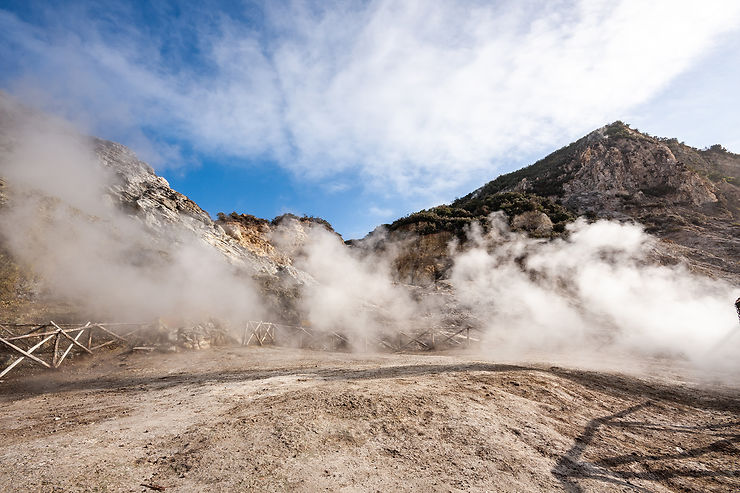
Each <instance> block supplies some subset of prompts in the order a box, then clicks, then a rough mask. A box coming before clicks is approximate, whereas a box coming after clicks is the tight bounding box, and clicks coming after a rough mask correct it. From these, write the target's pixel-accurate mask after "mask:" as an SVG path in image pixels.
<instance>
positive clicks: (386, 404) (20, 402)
mask: <svg viewBox="0 0 740 493" xmlns="http://www.w3.org/2000/svg"><path fill="white" fill-rule="evenodd" d="M476 358H480V357H479V356H478V357H476V356H474V355H466V354H437V355H409V354H403V355H373V356H367V355H349V354H339V353H318V352H311V351H296V350H287V349H285V350H284V349H265V348H263V349H253V348H219V349H211V350H207V351H198V352H189V353H171V354H147V355H142V354H130V353H128V354H127V353H110V354H108V355H103V356H98V357H95V358H88V359H84V358H82V359H78V360H77V361H75V362H74V363H73V364H70V365H69V366H67V367H65V368H64V369H63V370H61V371H58V372H53V373H52V372H42V373H36V374H26V375H23V374H16V375H15V376H11V378H8V379H7V380H6V381H4V382H2V383H0V405H1V406H2V413H0V491H3V492H5V491H7V492H10V491H13V492H14V491H50V492H51V491H64V492H68V491H72V492H73V491H122V492H124V491H125V492H140V491H152V489H151V488H150V487H154V488H157V487H159V488H166V491H177V492H180V491H182V492H190V491H246V490H250V491H281V490H293V491H320V490H325V491H412V490H413V491H418V490H422V491H522V492H523V491H557V490H566V491H723V492H724V491H739V490H740V390H738V389H737V388H736V387H732V386H726V385H718V384H708V383H706V382H704V383H697V382H691V381H686V380H685V379H679V378H677V377H676V376H675V374H674V373H671V372H670V371H664V372H658V373H655V372H653V374H652V375H651V376H649V377H647V376H626V375H623V374H617V373H610V372H607V371H598V372H596V371H587V370H582V369H581V370H577V369H565V368H561V367H553V366H543V365H523V364H520V365H513V364H496V363H491V362H485V361H480V360H476ZM142 484H145V485H148V486H142Z"/></svg>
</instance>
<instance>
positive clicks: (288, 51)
mask: <svg viewBox="0 0 740 493" xmlns="http://www.w3.org/2000/svg"><path fill="white" fill-rule="evenodd" d="M270 5H271V7H269V8H266V13H265V17H264V18H265V20H266V21H265V22H266V28H265V29H264V30H263V31H261V32H255V31H254V29H252V28H249V27H247V26H245V25H240V24H238V23H237V22H235V21H233V20H229V19H228V18H226V17H222V18H220V20H218V21H217V22H209V23H208V24H207V25H202V26H198V30H197V31H196V33H197V39H198V46H199V49H201V50H202V51H203V53H204V54H205V59H206V60H207V61H208V66H207V67H199V66H195V67H192V66H191V67H182V66H178V67H173V66H169V65H168V64H167V59H166V57H163V56H162V55H161V52H160V48H161V42H162V40H161V39H153V38H151V37H148V36H147V35H145V34H144V33H143V31H141V32H139V31H135V30H133V28H130V29H129V30H127V31H124V34H116V35H112V34H110V33H106V32H102V28H101V25H100V24H97V23H96V22H95V21H94V19H86V20H83V21H78V25H76V26H70V29H69V31H68V32H63V33H62V34H57V35H52V36H49V35H48V34H47V33H45V32H43V31H42V30H40V29H35V28H32V27H31V26H28V25H25V24H23V23H22V22H21V21H19V20H18V19H16V18H14V17H13V16H11V15H7V14H6V15H3V16H2V17H0V26H2V27H4V28H5V29H6V32H9V33H11V34H9V35H7V36H12V37H13V40H14V42H15V43H17V44H18V45H20V46H21V49H22V50H23V51H25V52H27V53H30V56H31V57H33V58H32V59H33V60H34V62H33V63H32V64H31V65H29V66H28V67H27V70H26V76H25V78H24V79H23V82H22V84H17V85H16V86H15V90H14V92H16V93H17V92H18V91H19V88H24V89H25V90H27V88H28V87H30V86H31V84H30V83H29V81H30V80H33V81H34V84H36V85H39V86H41V87H42V88H43V89H44V90H46V91H50V92H51V94H52V96H53V97H54V98H55V101H57V102H58V101H66V102H68V103H67V104H69V108H68V111H67V114H68V115H69V113H73V115H74V113H75V112H79V111H80V110H79V108H85V109H86V112H85V114H86V116H87V118H89V119H90V122H89V126H90V127H92V129H93V130H95V129H98V128H100V127H106V128H114V129H117V131H118V133H126V134H130V135H132V136H139V137H140V136H141V135H142V131H141V128H142V127H145V126H146V127H153V128H155V129H157V131H158V132H159V133H160V134H162V135H164V136H176V137H178V138H181V139H183V140H185V141H188V142H190V143H191V144H192V145H193V146H194V147H195V148H196V149H197V150H201V151H205V152H217V153H226V154H230V155H233V156H237V157H244V158H249V159H253V158H264V157H266V158H268V159H272V160H275V161H276V162H278V163H279V164H280V165H281V166H283V167H285V168H288V169H291V170H293V171H295V172H296V173H298V174H300V175H302V176H305V177H308V178H313V179H327V178H331V177H334V176H336V175H337V174H339V173H344V172H347V171H348V170H354V171H356V172H358V173H359V174H360V175H361V177H362V178H363V180H364V181H365V183H367V186H368V187H371V188H372V187H374V188H376V189H378V188H381V187H383V188H386V189H387V188H389V187H390V188H392V189H394V190H397V191H402V192H404V193H409V194H414V193H416V194H424V193H428V194H439V193H445V192H449V191H451V190H454V189H455V186H456V185H459V184H460V183H463V182H465V181H466V180H469V179H470V177H471V176H473V175H474V174H475V173H480V172H481V171H482V170H487V172H486V174H487V175H490V174H491V172H492V169H493V168H494V167H495V166H496V165H497V164H498V163H499V162H500V161H501V160H504V159H506V158H511V157H515V156H517V155H521V154H525V153H531V152H532V151H537V150H540V149H544V148H547V147H548V146H552V145H553V144H554V143H556V142H560V141H562V139H563V138H571V137H575V136H578V135H579V134H581V133H582V132H584V131H585V130H588V129H590V128H594V127H597V126H600V125H602V124H604V123H606V122H608V121H610V120H614V119H617V118H620V117H622V116H623V115H624V114H625V112H626V111H628V110H630V109H631V108H634V107H636V106H637V105H639V104H640V103H643V102H645V101H647V100H648V99H650V98H651V97H653V96H655V95H656V94H657V93H659V92H660V91H661V90H662V89H663V88H665V87H666V85H667V84H669V83H670V81H671V80H672V79H673V78H674V77H676V76H677V75H678V74H680V73H681V72H683V71H685V70H687V69H688V68H690V67H691V66H692V64H693V63H694V62H695V61H696V60H697V59H698V57H700V56H701V55H702V54H704V53H706V52H707V51H708V50H710V49H711V48H712V46H713V43H714V42H715V41H716V39H717V38H718V36H720V35H722V34H726V33H727V32H729V31H732V30H734V29H737V28H738V25H739V24H740V3H738V2H735V1H708V2H702V3H701V4H699V3H696V2H693V1H685V2H683V1H682V2H679V1H675V0H663V1H654V2H643V1H638V0H623V1H619V2H616V1H604V2H598V1H573V2H570V1H563V2H531V3H527V4H525V3H522V2H500V3H497V4H489V3H488V2H474V1H472V2H461V3H456V4H452V3H449V2H433V1H411V0H409V1H405V2H390V1H371V2H363V3H355V4H351V6H347V4H342V5H341V6H340V5H333V6H332V8H328V7H323V6H322V5H323V4H319V6H317V5H311V4H306V3H304V2H293V3H289V4H287V5H282V4H281V6H280V7H279V8H278V7H275V6H274V5H273V4H270ZM211 20H212V19H211ZM73 28H74V29H73ZM57 104H58V103H57ZM132 139H133V137H132ZM133 140H135V139H133ZM139 141H141V140H140V139H139ZM142 147H144V145H143V144H142ZM152 148H153V149H157V148H158V146H157V143H156V142H155V143H153V146H152ZM174 151H176V150H173V149H171V148H169V149H165V150H164V151H162V152H160V154H162V155H163V156H165V158H167V157H170V158H171V156H172V154H173V152H174ZM156 153H157V151H155V150H153V151H152V155H155V156H156Z"/></svg>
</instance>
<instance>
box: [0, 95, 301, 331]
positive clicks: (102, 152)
mask: <svg viewBox="0 0 740 493" xmlns="http://www.w3.org/2000/svg"><path fill="white" fill-rule="evenodd" d="M35 119H37V120H38V122H40V123H41V124H43V125H46V124H47V123H48V117H46V116H45V115H40V114H37V113H34V112H32V111H30V110H26V109H24V108H22V107H20V106H19V105H17V104H16V103H14V102H13V101H12V100H10V99H9V98H7V96H3V95H2V94H0V209H1V210H2V211H4V212H5V214H4V227H3V234H2V235H0V303H2V307H3V311H4V315H5V316H4V317H3V318H4V319H5V320H6V321H7V320H8V318H26V319H27V318H29V317H30V318H46V317H47V316H50V315H51V314H53V315H54V316H55V317H57V318H64V317H65V316H67V315H68V316H72V317H74V316H75V314H73V312H74V307H73V306H67V305H65V304H64V303H57V302H56V301H55V300H54V296H53V294H52V293H45V292H44V289H43V286H44V280H43V279H41V278H40V277H39V276H37V275H36V274H35V273H34V270H35V266H34V265H33V264H34V263H35V262H34V260H31V261H27V262H21V261H20V260H19V259H18V256H17V255H13V254H12V253H11V252H12V251H13V249H11V248H9V246H10V242H8V241H6V240H8V239H9V237H8V235H9V234H12V229H13V226H12V223H13V221H24V218H23V217H22V215H19V214H18V213H16V212H14V211H15V210H17V208H16V209H14V207H13V206H14V204H15V202H18V203H21V204H22V203H23V202H24V198H23V196H18V197H16V196H14V194H13V193H12V192H13V183H11V182H10V181H8V180H3V179H2V177H3V165H4V163H5V162H6V161H5V160H6V159H11V157H10V156H11V155H12V151H13V150H14V148H15V147H16V144H17V142H18V141H19V139H20V138H21V137H20V136H21V133H22V132H24V131H26V130H22V131H21V130H18V129H19V128H26V127H23V126H24V125H26V126H28V123H29V122H33V121H36V120H35ZM32 126H33V125H32ZM67 130H68V129H67ZM67 130H64V131H67ZM54 132H55V135H56V134H58V133H59V131H58V129H56V128H55V130H54ZM74 138H75V139H77V140H80V141H81V142H82V143H83V147H85V148H86V152H87V151H91V152H90V154H91V155H93V156H94V157H95V158H96V159H97V161H98V163H99V164H100V166H101V169H102V170H104V172H105V175H106V183H105V187H104V190H103V196H101V197H100V198H99V200H100V201H101V202H100V204H102V203H103V202H105V201H107V202H109V203H113V204H114V205H116V207H115V208H114V209H116V210H118V211H120V212H122V213H123V216H124V217H125V218H127V219H126V221H125V222H126V223H128V222H130V221H133V222H134V223H137V224H138V226H137V227H135V228H133V230H134V231H135V234H136V238H135V239H130V241H131V244H132V247H131V248H133V249H135V250H136V251H135V252H133V251H132V255H134V256H135V257H136V258H133V259H132V260H131V262H133V263H136V262H146V261H152V262H153V263H154V264H157V263H158V262H159V263H161V262H163V261H164V262H166V261H167V257H168V256H170V255H171V254H172V253H173V252H176V251H178V250H179V249H180V246H179V245H193V244H199V245H205V249H206V250H208V249H213V250H212V251H216V252H218V253H219V254H221V255H222V256H223V258H224V259H226V260H227V262H228V263H229V264H230V265H231V266H232V270H233V271H234V272H235V273H237V275H239V276H241V275H244V276H247V277H250V278H252V279H253V280H255V281H256V283H257V286H258V287H259V288H261V290H262V291H263V293H264V294H265V297H264V301H265V303H267V304H272V305H274V306H273V308H275V312H276V313H284V314H286V316H287V317H288V319H290V318H291V316H292V303H293V301H294V300H295V297H296V296H297V294H296V292H297V289H298V288H299V287H300V286H302V285H304V284H306V283H312V282H314V281H313V279H312V277H311V276H310V275H309V274H307V273H305V272H303V271H301V270H299V269H296V268H295V267H294V266H293V265H292V262H291V260H290V258H289V256H288V255H286V254H284V253H282V252H281V251H279V249H278V248H277V247H276V246H275V245H273V244H272V243H270V239H269V232H270V231H269V228H262V227H261V226H260V225H259V224H258V225H256V227H246V226H245V225H244V224H243V223H239V224H238V225H237V224H236V222H234V221H224V220H218V221H214V220H212V219H211V217H210V216H209V215H208V214H207V213H206V212H205V211H204V210H203V209H201V208H200V207H199V206H198V205H197V204H196V203H195V202H193V201H192V200H190V199H188V198H187V197H186V196H184V195H183V194H181V193H179V192H177V191H175V190H173V189H172V188H170V186H169V184H168V183H167V181H166V180H165V179H164V178H162V177H160V176H157V175H156V173H155V172H154V170H153V169H152V168H151V167H150V166H149V165H147V164H146V163H144V162H142V161H140V160H139V159H138V158H137V157H136V155H135V154H134V153H133V152H132V151H131V150H129V149H128V148H126V147H125V146H122V145H120V144H116V143H113V142H109V141H104V140H100V139H95V138H85V137H81V136H79V135H75V137H74ZM49 145H53V144H49ZM86 155H87V154H86ZM93 181H94V180H93ZM44 186H45V187H46V189H49V184H48V183H46V184H45V185H44ZM52 187H53V184H52ZM41 189H43V188H40V189H39V190H41ZM32 193H36V194H37V193H38V192H32ZM81 193H84V192H83V191H81ZM53 200H55V201H58V200H59V199H53ZM14 201H15V202H14ZM72 209H74V207H73V208H72ZM101 210H102V209H101ZM38 212H39V214H43V210H39V211H38ZM72 214H73V215H76V216H78V217H80V216H84V217H85V218H86V219H84V220H83V222H85V221H87V222H88V223H90V224H94V223H98V224H100V228H102V230H104V231H107V233H105V234H106V235H108V236H111V235H112V236H113V237H115V236H116V235H122V234H124V235H125V234H128V233H130V232H131V231H130V230H131V228H130V227H126V228H123V229H122V228H121V226H122V225H123V223H121V224H117V223H116V220H113V221H112V222H111V221H110V220H108V219H106V220H102V221H101V220H100V219H99V218H97V217H96V214H97V211H96V210H95V204H94V203H93V204H92V205H91V206H90V207H88V208H86V209H85V210H77V211H76V212H75V211H74V210H73V212H72ZM40 221H41V223H40V224H43V218H41V220H40ZM8 223H10V224H11V226H10V227H8ZM16 224H18V226H19V228H18V229H19V231H20V230H24V231H26V232H27V233H28V232H29V231H30V232H31V234H33V233H32V232H33V228H34V226H28V227H26V226H25V225H22V224H21V223H16ZM21 226H24V227H21ZM47 239H48V238H47ZM52 242H53V241H52ZM15 248H17V245H16V247H15ZM16 253H17V252H16Z"/></svg>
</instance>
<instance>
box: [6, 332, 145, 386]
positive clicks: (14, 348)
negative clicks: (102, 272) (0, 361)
mask: <svg viewBox="0 0 740 493" xmlns="http://www.w3.org/2000/svg"><path fill="white" fill-rule="evenodd" d="M113 326H116V327H118V328H119V330H120V328H124V329H125V328H126V326H129V327H128V329H131V327H130V326H135V327H134V328H133V330H129V331H128V332H126V333H125V334H121V335H119V334H117V333H115V332H114V331H113V330H111V328H113ZM142 327H143V325H142V324H124V323H101V322H95V323H93V322H87V323H85V324H57V323H55V322H54V321H50V322H49V323H46V324H40V325H39V324H0V346H3V347H4V349H5V352H6V353H9V354H10V356H11V358H13V357H15V359H14V360H12V361H11V362H10V363H9V364H8V365H7V366H6V367H5V368H4V369H3V370H2V371H0V378H2V377H4V376H5V375H7V374H8V373H9V372H10V371H11V370H12V369H13V368H15V367H17V366H18V365H19V364H21V363H22V362H24V361H27V362H29V363H32V364H36V365H38V366H41V367H43V368H47V369H53V368H59V366H60V365H61V364H62V363H63V362H64V360H65V359H66V358H67V356H69V354H70V353H71V352H72V351H73V350H76V351H78V352H84V353H87V354H93V352H94V351H96V350H100V349H101V348H104V347H106V346H110V345H112V344H116V343H118V342H124V343H126V342H128V341H127V339H126V337H129V336H130V335H132V334H134V333H136V332H138V331H139V330H141V328H142ZM19 332H20V334H19Z"/></svg>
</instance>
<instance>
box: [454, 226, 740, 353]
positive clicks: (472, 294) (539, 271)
mask: <svg viewBox="0 0 740 493" xmlns="http://www.w3.org/2000/svg"><path fill="white" fill-rule="evenodd" d="M490 222H491V229H490V232H489V233H488V234H485V235H484V234H483V233H482V231H481V229H480V228H479V227H474V228H473V229H472V230H471V234H470V239H471V240H472V244H473V246H472V247H471V248H469V249H467V250H465V251H462V252H459V253H458V254H457V255H456V257H455V265H454V267H453V270H452V274H451V282H452V284H453V285H454V287H455V290H456V295H457V296H458V298H459V299H460V301H461V302H462V303H463V304H465V305H466V306H467V307H468V309H470V310H471V311H472V312H473V314H474V315H475V316H477V318H479V319H480V320H483V321H484V326H483V327H482V329H483V330H484V332H485V334H486V336H485V337H486V340H487V342H488V348H489V351H493V352H495V354H506V355H509V356H515V355H518V354H519V355H522V354H526V353H527V352H530V351H533V350H534V351H540V352H542V351H545V352H548V353H569V352H570V353H574V352H584V353H585V352H591V353H595V354H598V352H600V351H603V352H609V351H615V352H619V353H631V354H633V355H638V356H646V355H649V356H679V357H683V358H688V359H690V360H692V361H694V362H696V363H698V364H707V363H717V362H718V360H717V358H718V357H719V356H722V357H727V358H730V357H731V358H737V356H740V337H737V338H734V339H733V337H732V333H733V331H735V332H738V331H737V329H738V326H737V324H738V321H737V318H736V316H735V312H734V310H733V308H732V301H733V300H734V299H735V297H737V296H738V294H740V290H738V289H736V288H735V289H733V287H732V286H730V285H728V284H727V283H725V282H721V281H717V280H711V279H707V278H703V277H700V276H697V275H694V274H692V273H690V272H689V271H688V270H686V269H685V268H684V267H681V266H671V267H668V266H662V265H657V264H655V263H652V262H650V261H649V259H648V257H649V254H650V252H651V248H652V246H653V244H654V242H655V241H656V240H655V239H654V238H652V237H650V236H649V235H647V234H646V233H644V232H643V230H642V228H641V227H639V226H637V225H630V224H620V223H616V222H609V221H597V222H595V223H593V224H588V223H586V222H585V221H577V222H576V223H574V224H572V225H570V227H569V233H570V234H569V236H568V237H567V239H558V240H555V241H542V240H533V239H530V238H527V237H526V236H525V235H522V234H518V233H512V232H511V231H509V228H508V225H507V223H506V222H505V220H504V219H503V218H502V217H501V216H500V215H496V214H494V215H492V216H491V218H490ZM727 340H729V341H730V342H731V341H732V340H734V341H735V342H734V348H733V347H723V348H718V344H721V343H722V342H723V341H727ZM720 352H721V353H722V354H721V355H720V354H719V353H720ZM728 361H729V362H730V363H731V362H732V361H731V360H730V359H728Z"/></svg>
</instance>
